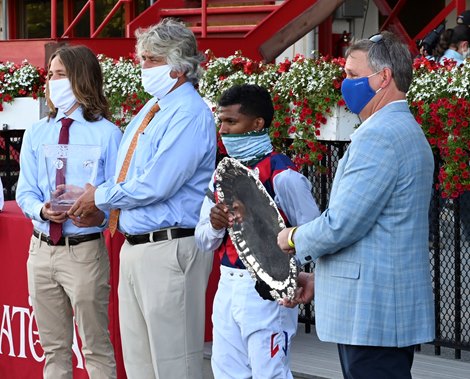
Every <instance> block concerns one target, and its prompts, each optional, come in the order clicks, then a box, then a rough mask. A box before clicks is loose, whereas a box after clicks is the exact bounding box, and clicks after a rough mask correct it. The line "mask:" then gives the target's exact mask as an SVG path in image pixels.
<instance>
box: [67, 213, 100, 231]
mask: <svg viewBox="0 0 470 379" xmlns="http://www.w3.org/2000/svg"><path fill="white" fill-rule="evenodd" d="M105 216H106V215H105V214H104V212H103V211H100V210H98V211H97V212H92V213H88V214H87V215H86V216H83V217H75V216H70V219H71V220H72V223H73V224H74V225H75V226H77V227H79V228H84V227H89V226H100V225H101V224H102V223H103V221H104V218H105Z"/></svg>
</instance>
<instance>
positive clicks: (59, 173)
mask: <svg viewBox="0 0 470 379" xmlns="http://www.w3.org/2000/svg"><path fill="white" fill-rule="evenodd" d="M60 122H61V123H62V127H61V128H60V133H59V144H61V145H68V143H69V129H70V125H72V122H73V120H72V119H71V118H65V117H64V118H62V119H61V120H60ZM62 161H63V162H64V164H63V166H62V168H60V169H58V170H56V173H55V186H56V187H57V186H59V185H61V184H65V170H66V162H65V160H64V159H63V158H62ZM49 237H50V238H51V240H52V243H53V244H54V245H55V244H57V242H58V241H59V240H60V237H62V224H58V223H56V222H52V221H51V222H50V223H49Z"/></svg>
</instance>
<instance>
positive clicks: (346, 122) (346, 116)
mask: <svg viewBox="0 0 470 379" xmlns="http://www.w3.org/2000/svg"><path fill="white" fill-rule="evenodd" d="M360 122H361V121H360V119H359V117H358V116H357V115H356V114H354V113H351V112H349V111H347V110H346V108H345V107H339V106H337V107H335V109H334V111H333V115H331V116H327V117H326V124H322V125H321V126H320V135H319V136H318V139H319V140H323V141H350V140H351V134H352V133H353V132H354V130H355V129H356V128H357V126H358V125H359V124H360Z"/></svg>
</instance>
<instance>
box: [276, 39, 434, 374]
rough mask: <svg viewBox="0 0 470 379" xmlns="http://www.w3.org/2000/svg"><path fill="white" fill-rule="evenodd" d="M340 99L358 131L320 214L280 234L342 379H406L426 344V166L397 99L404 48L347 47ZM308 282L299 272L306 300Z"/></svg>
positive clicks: (422, 142) (413, 125) (404, 75)
mask: <svg viewBox="0 0 470 379" xmlns="http://www.w3.org/2000/svg"><path fill="white" fill-rule="evenodd" d="M345 72H346V79H344V81H343V84H342V87H341V91H342V94H343V98H344V100H345V102H346V105H347V106H348V108H349V109H350V110H351V111H352V112H354V113H357V114H358V115H359V117H360V118H361V120H362V124H361V125H360V127H359V128H358V129H357V130H356V131H355V132H354V133H353V135H352V136H351V144H350V145H349V147H348V150H347V151H346V153H345V154H344V156H343V158H342V159H341V161H340V162H339V164H338V168H337V171H336V174H335V178H334V181H333V185H332V189H331V195H330V201H329V204H328V208H327V209H326V210H325V212H324V213H323V214H322V215H321V216H320V217H318V218H316V219H315V220H313V221H311V222H309V223H307V224H304V225H301V226H299V227H298V228H287V229H284V230H283V231H281V232H280V233H279V235H278V244H279V246H280V247H281V249H283V250H284V251H285V252H286V253H288V254H291V253H295V254H296V258H297V259H298V260H299V261H301V262H303V263H309V262H311V261H315V263H316V266H315V323H316V329H317V333H318V337H319V338H320V340H322V341H329V342H336V343H337V344H338V351H339V356H340V361H341V367H342V370H343V375H344V377H345V378H347V379H370V378H389V379H392V378H396V379H411V366H412V363H413V354H414V346H415V345H417V344H420V343H424V342H429V341H432V340H433V339H434V303H433V294H432V286H431V275H430V265H429V250H428V210H429V203H430V199H431V190H432V180H433V170H434V160H433V155H432V152H431V148H430V146H429V143H428V142H427V140H426V137H425V136H424V133H423V131H422V129H421V127H420V126H419V125H418V123H417V122H416V121H415V119H414V118H413V115H412V114H411V112H410V110H409V108H408V104H407V102H406V98H405V94H406V92H407V91H408V88H409V86H410V83H411V80H412V59H411V55H410V52H409V51H408V48H407V47H406V46H405V45H404V44H403V43H401V42H400V41H399V40H398V38H397V37H396V36H395V35H393V34H392V33H388V32H383V33H381V34H377V35H375V36H373V37H371V38H370V39H368V40H361V41H358V42H356V43H355V44H353V45H352V46H351V47H350V48H349V50H348V51H347V54H346V65H345ZM312 281H313V277H310V276H309V275H308V274H305V273H301V275H300V277H299V285H300V287H301V288H303V291H302V292H301V293H300V295H299V296H298V297H297V299H294V300H295V301H293V302H289V301H287V300H286V301H285V304H286V305H292V304H290V303H297V302H305V301H309V300H311V298H312V296H313V286H312Z"/></svg>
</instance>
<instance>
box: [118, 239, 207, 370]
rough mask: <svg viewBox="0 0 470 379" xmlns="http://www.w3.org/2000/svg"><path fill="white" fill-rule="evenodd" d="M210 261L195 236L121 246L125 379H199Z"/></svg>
mask: <svg viewBox="0 0 470 379" xmlns="http://www.w3.org/2000/svg"><path fill="white" fill-rule="evenodd" d="M212 258H213V255H212V253H208V252H202V251H199V250H198V249H197V247H196V245H195V241H194V237H186V238H180V239H174V240H170V241H162V242H153V243H146V244H141V245H134V246H132V245H130V244H129V243H128V242H124V245H123V246H122V249H121V256H120V264H121V266H120V275H119V287H118V295H119V319H120V328H121V338H122V347H123V354H124V365H125V367H126V374H127V377H128V379H202V365H203V349H204V323H205V296H206V286H207V280H208V278H209V274H210V272H211V269H212Z"/></svg>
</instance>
